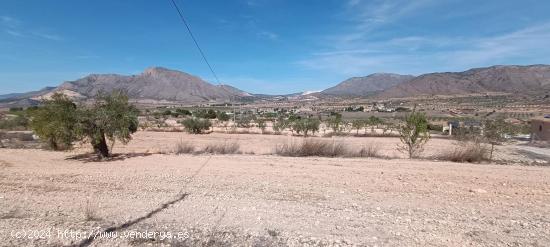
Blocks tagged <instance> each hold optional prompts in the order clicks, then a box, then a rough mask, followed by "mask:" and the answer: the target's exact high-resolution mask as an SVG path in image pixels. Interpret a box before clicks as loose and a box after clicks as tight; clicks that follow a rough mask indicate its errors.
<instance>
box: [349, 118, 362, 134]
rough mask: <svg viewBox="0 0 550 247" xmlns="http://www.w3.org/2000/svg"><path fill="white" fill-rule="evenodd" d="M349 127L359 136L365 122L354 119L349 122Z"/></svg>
mask: <svg viewBox="0 0 550 247" xmlns="http://www.w3.org/2000/svg"><path fill="white" fill-rule="evenodd" d="M351 126H352V127H353V128H354V129H355V130H356V131H357V133H356V134H357V135H359V130H361V129H362V128H363V127H365V121H363V120H361V119H355V120H353V121H351Z"/></svg>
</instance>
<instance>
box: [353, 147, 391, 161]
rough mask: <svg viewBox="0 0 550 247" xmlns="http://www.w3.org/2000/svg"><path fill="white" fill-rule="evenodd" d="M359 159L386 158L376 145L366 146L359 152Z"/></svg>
mask: <svg viewBox="0 0 550 247" xmlns="http://www.w3.org/2000/svg"><path fill="white" fill-rule="evenodd" d="M354 156H357V157H373V158H386V157H385V156H384V155H382V154H380V148H379V147H378V146H375V145H369V146H364V147H363V148H361V150H359V152H357V154H356V155H354Z"/></svg>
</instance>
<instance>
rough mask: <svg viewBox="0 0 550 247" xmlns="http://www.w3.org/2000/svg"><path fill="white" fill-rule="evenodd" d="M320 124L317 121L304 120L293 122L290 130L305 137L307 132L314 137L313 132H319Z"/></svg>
mask: <svg viewBox="0 0 550 247" xmlns="http://www.w3.org/2000/svg"><path fill="white" fill-rule="evenodd" d="M320 124H321V122H320V121H319V119H315V118H304V119H298V120H295V121H294V122H293V123H292V128H293V129H294V131H296V133H297V134H300V133H304V136H306V137H307V136H308V133H309V132H312V133H313V134H314V135H315V132H317V131H319V126H320Z"/></svg>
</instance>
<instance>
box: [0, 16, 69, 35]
mask: <svg viewBox="0 0 550 247" xmlns="http://www.w3.org/2000/svg"><path fill="white" fill-rule="evenodd" d="M22 23H23V22H22V21H20V20H19V19H16V18H13V17H11V16H0V29H3V30H4V32H6V33H7V34H9V35H11V36H13V37H17V38H20V37H34V38H42V39H48V40H53V41H62V40H63V37H61V36H60V35H57V34H53V33H50V32H45V31H42V29H39V30H37V29H26V28H24V25H23V24H22Z"/></svg>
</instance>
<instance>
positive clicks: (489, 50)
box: [0, 0, 550, 94]
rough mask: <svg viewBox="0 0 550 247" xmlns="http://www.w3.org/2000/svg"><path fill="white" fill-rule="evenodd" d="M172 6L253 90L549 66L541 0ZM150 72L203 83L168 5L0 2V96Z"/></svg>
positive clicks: (545, 7)
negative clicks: (379, 75) (93, 76)
mask: <svg viewBox="0 0 550 247" xmlns="http://www.w3.org/2000/svg"><path fill="white" fill-rule="evenodd" d="M177 1H178V3H179V4H180V6H182V7H183V10H184V14H185V16H186V18H187V20H188V22H189V23H190V25H191V28H192V30H193V31H194V33H195V36H196V37H197V39H198V41H199V43H200V44H201V46H202V49H203V50H204V51H205V53H206V56H207V57H208V59H209V61H210V63H211V64H212V65H213V67H214V70H215V71H216V72H217V74H218V76H219V78H220V80H221V81H222V82H223V83H227V84H231V85H234V86H236V87H238V88H241V89H243V90H245V91H249V92H253V93H270V94H280V93H292V92H299V91H305V90H319V89H324V88H327V87H330V86H333V85H335V84H336V83H338V82H340V81H342V80H344V79H347V78H349V77H352V76H365V75H368V74H371V73H375V72H394V73H400V74H414V75H418V74H422V73H428V72H440V71H461V70H465V69H468V68H473V67H481V66H490V65H496V64H548V63H550V45H549V44H550V15H548V13H549V12H550V1H542V0H537V1H535V0H522V1H520V0H498V1H497V0H484V1H473V0H414V1H409V0H376V1H367V0H340V1H337V0H323V1H320V0H317V1H314V0H287V1H285V0H234V1H230V0H226V1H224V0H177ZM150 66H163V67H168V68H172V69H177V70H182V71H186V72H188V73H191V74H194V75H197V76H200V77H202V78H203V79H205V80H208V81H210V82H214V78H213V76H212V75H211V74H210V71H209V70H208V67H207V66H206V65H205V64H204V62H203V61H202V60H201V57H200V55H199V53H198V52H197V50H196V48H195V47H194V45H193V43H192V40H191V39H190V37H189V35H188V34H187V32H186V30H185V27H184V26H183V24H182V23H181V22H180V20H179V19H178V16H177V13H176V12H175V10H174V9H173V7H172V5H171V3H170V1H169V0H94V1H87V0H50V1H45V0H2V1H0V94H4V93H12V92H24V91H30V90H37V89H40V88H42V87H44V86H55V85H58V84H60V83H61V82H63V81H67V80H75V79H78V78H80V77H83V76H85V75H87V74H90V73H119V74H137V73H140V72H141V71H143V70H144V69H145V68H147V67H150Z"/></svg>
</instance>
